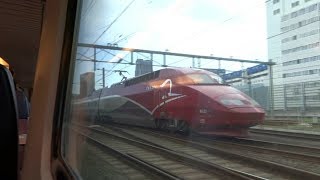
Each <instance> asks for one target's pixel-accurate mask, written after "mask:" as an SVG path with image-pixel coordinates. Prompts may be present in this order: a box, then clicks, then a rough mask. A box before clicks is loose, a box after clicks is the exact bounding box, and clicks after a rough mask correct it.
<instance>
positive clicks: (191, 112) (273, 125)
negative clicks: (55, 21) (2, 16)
mask: <svg viewBox="0 0 320 180" xmlns="http://www.w3.org/2000/svg"><path fill="white" fill-rule="evenodd" d="M274 2H275V1H257V0H247V1H221V0H161V1H160V0H159V1H155V0H118V1H115V0H88V1H84V0H82V1H81V0H79V3H78V6H79V7H78V9H79V11H78V12H77V18H78V19H77V21H76V29H75V30H74V32H76V33H77V34H76V35H75V38H74V41H73V42H74V43H73V52H72V58H71V62H72V63H71V68H70V76H69V77H68V80H69V81H68V82H69V87H68V88H69V91H68V92H69V96H68V97H67V98H66V99H67V100H68V101H67V102H66V103H65V104H66V106H67V107H66V108H65V115H64V117H63V118H64V124H63V127H64V128H65V129H64V132H63V133H64V134H63V143H64V144H63V146H62V147H63V149H62V151H63V154H64V158H65V160H66V161H67V162H68V163H69V165H70V167H71V168H72V170H73V171H74V172H75V173H77V174H79V176H81V177H82V179H304V178H305V179H320V177H319V176H320V165H319V163H318V162H320V159H319V156H320V155H319V151H317V150H319V149H316V148H319V147H320V145H319V143H318V141H316V140H315V139H316V138H313V139H312V138H309V139H308V140H305V139H303V138H301V137H306V136H307V135H305V134H312V133H314V134H316V133H317V131H319V130H320V127H319V123H320V114H319V109H320V96H319V93H318V92H319V91H320V83H319V82H320V79H319V77H320V76H319V73H318V72H319V68H317V67H319V62H320V60H319V59H320V58H319V54H316V53H315V52H316V51H315V48H318V46H319V42H318V41H319V38H316V37H319V33H320V31H319V29H320V27H319V26H320V25H319V23H318V20H319V18H318V15H317V14H318V13H316V12H318V10H319V7H320V4H319V3H320V1H319V0H318V1H315V0H313V1H300V3H301V4H299V6H295V7H291V2H289V1H288V2H287V0H282V1H280V3H279V1H277V2H276V3H274ZM274 9H276V10H277V13H273V11H274ZM278 9H279V10H278ZM266 12H267V13H266ZM292 14H293V15H294V16H293V15H292ZM311 16H312V17H311ZM315 19H316V20H317V21H316V20H315ZM306 22H307V23H306ZM307 24H309V25H308V26H306V25H307ZM310 24H312V26H311V25H310ZM311 27H313V28H314V29H310V28H311ZM70 32H71V31H70ZM292 37H294V38H292ZM309 41H310V42H309ZM297 53H298V54H297ZM297 58H298V59H297ZM296 62H299V63H296ZM307 63H310V67H309V66H308V67H307V66H306V64H307ZM300 64H301V65H302V66H301V67H303V69H299V68H297V67H298V66H299V65H300ZM299 67H300V66H299ZM307 80H308V82H305V81H307ZM223 83H227V84H229V85H230V86H229V85H228V86H227V85H223ZM289 132H294V134H291V135H288V136H285V135H283V134H282V136H280V134H281V133H284V134H285V133H289ZM297 133H300V134H299V136H300V138H293V136H297ZM301 133H304V134H302V135H301ZM310 136H311V135H310ZM317 138H318V137H317ZM318 139H319V138H318ZM284 144H287V146H286V145H284ZM290 145H295V146H290ZM298 146H299V147H298ZM305 146H309V147H312V148H311V150H310V149H309V148H308V152H304V148H303V147H305ZM303 154H305V155H303ZM297 155H299V156H297Z"/></svg>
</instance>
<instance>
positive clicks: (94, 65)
mask: <svg viewBox="0 0 320 180" xmlns="http://www.w3.org/2000/svg"><path fill="white" fill-rule="evenodd" d="M96 60H97V59H96V48H93V70H94V71H96V70H97V65H96V63H97V62H96Z"/></svg>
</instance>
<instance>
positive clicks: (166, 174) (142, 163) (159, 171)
mask: <svg viewBox="0 0 320 180" xmlns="http://www.w3.org/2000/svg"><path fill="white" fill-rule="evenodd" d="M72 130H73V131H75V132H76V133H78V134H80V135H81V136H83V137H86V140H87V141H89V142H90V143H92V144H94V145H96V146H99V147H100V148H102V149H103V150H107V151H109V152H111V153H113V154H115V155H117V156H119V157H120V158H121V159H123V160H125V161H129V162H131V163H134V164H136V165H138V166H140V167H141V169H142V170H143V171H145V172H147V173H149V174H150V172H152V174H154V175H157V176H159V177H161V178H165V179H170V180H180V179H181V178H179V177H177V176H175V175H174V174H171V173H170V172H168V171H166V170H164V169H162V168H159V167H156V166H154V165H152V164H150V163H147V162H145V161H143V160H141V159H139V158H137V157H135V156H133V155H131V154H125V153H122V152H120V151H118V150H116V149H114V148H111V147H109V146H107V145H105V144H104V143H103V142H101V141H99V140H96V139H94V138H92V137H90V136H88V135H86V134H84V133H82V132H80V131H78V130H75V129H72ZM146 170H147V171H146Z"/></svg>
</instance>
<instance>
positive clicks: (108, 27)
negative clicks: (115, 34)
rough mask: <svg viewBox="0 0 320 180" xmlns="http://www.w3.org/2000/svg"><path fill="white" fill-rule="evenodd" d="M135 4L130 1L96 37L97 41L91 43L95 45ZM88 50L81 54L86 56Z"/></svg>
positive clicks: (133, 0)
mask: <svg viewBox="0 0 320 180" xmlns="http://www.w3.org/2000/svg"><path fill="white" fill-rule="evenodd" d="M134 2H135V0H132V1H131V2H130V3H129V4H128V5H127V6H126V7H125V8H124V9H123V10H122V11H121V12H120V14H119V15H118V16H117V17H116V18H115V19H114V20H113V21H112V22H111V23H110V24H109V25H108V26H107V27H106V29H105V30H104V31H103V32H102V33H101V34H100V35H99V36H98V37H97V39H96V40H95V41H94V42H93V43H92V44H96V43H97V42H98V41H99V39H100V38H101V37H102V36H103V35H104V34H105V33H106V32H107V31H108V30H109V29H110V28H111V27H112V25H113V24H114V23H115V22H117V21H118V19H119V18H120V17H121V16H122V15H123V14H124V13H125V12H126V11H127V10H128V9H129V7H130V6H131V5H132V4H133V3H134ZM89 49H90V48H87V50H86V51H85V52H84V53H83V54H84V55H85V54H87V52H88V51H89Z"/></svg>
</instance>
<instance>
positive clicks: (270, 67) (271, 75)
mask: <svg viewBox="0 0 320 180" xmlns="http://www.w3.org/2000/svg"><path fill="white" fill-rule="evenodd" d="M269 61H270V62H271V60H269ZM272 71H273V70H272V65H269V99H270V116H271V117H272V118H273V108H274V100H273V72H272Z"/></svg>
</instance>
